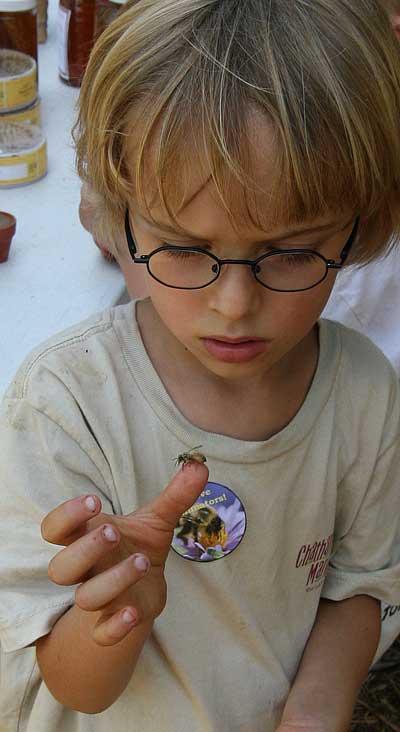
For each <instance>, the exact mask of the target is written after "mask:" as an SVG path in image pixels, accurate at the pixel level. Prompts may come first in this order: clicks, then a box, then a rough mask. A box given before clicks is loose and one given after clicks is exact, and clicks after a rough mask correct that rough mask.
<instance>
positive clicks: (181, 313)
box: [148, 278, 204, 334]
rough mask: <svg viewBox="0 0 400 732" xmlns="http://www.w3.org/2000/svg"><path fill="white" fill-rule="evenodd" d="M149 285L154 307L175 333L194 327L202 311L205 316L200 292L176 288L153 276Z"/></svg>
mask: <svg viewBox="0 0 400 732" xmlns="http://www.w3.org/2000/svg"><path fill="white" fill-rule="evenodd" d="M148 286H149V295H150V297H151V301H152V304H153V307H154V308H155V310H156V311H157V313H158V315H159V316H160V318H161V320H163V321H164V323H165V325H167V327H168V328H169V329H170V330H171V331H172V332H173V333H182V334H183V333H185V332H186V331H187V330H190V329H193V325H194V324H195V323H196V322H197V321H198V319H199V317H201V314H202V313H203V317H204V303H203V301H202V298H201V296H199V294H198V292H195V291H192V292H188V291H185V290H174V289H173V288H171V287H164V286H163V285H159V284H158V283H157V282H155V281H154V280H151V278H150V282H149V283H148Z"/></svg>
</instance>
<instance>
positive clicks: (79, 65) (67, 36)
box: [0, 0, 95, 86]
mask: <svg viewBox="0 0 400 732" xmlns="http://www.w3.org/2000/svg"><path fill="white" fill-rule="evenodd" d="M0 1H1V0H0ZM94 11H95V0H60V2H59V6H58V72H59V75H60V78H61V79H62V81H64V82H65V83H66V84H70V85H71V86H80V85H81V81H82V77H83V74H84V73H85V69H86V65H87V62H88V60H89V56H90V52H91V50H92V47H93V43H94Z"/></svg>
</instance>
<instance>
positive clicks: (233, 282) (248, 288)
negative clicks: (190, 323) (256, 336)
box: [207, 264, 265, 321]
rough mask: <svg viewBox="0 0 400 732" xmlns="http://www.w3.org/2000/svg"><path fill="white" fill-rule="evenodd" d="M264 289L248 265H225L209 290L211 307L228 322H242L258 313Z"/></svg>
mask: <svg viewBox="0 0 400 732" xmlns="http://www.w3.org/2000/svg"><path fill="white" fill-rule="evenodd" d="M264 289H265V288H263V287H262V286H261V285H260V284H259V283H258V282H257V280H256V279H255V277H254V275H253V273H252V271H251V267H250V266H249V265H247V264H223V265H222V267H221V272H220V275H219V277H218V279H217V280H216V281H215V282H214V283H213V284H212V285H210V286H209V287H208V288H207V290H208V295H209V301H208V304H209V307H210V308H211V309H212V310H215V311H216V312H218V313H220V314H221V315H223V316H224V318H226V319H227V320H233V321H234V320H240V319H243V318H244V317H246V316H248V315H251V314H253V313H255V312H256V310H257V308H258V307H259V304H260V300H261V296H262V294H263V293H262V291H263V290H264Z"/></svg>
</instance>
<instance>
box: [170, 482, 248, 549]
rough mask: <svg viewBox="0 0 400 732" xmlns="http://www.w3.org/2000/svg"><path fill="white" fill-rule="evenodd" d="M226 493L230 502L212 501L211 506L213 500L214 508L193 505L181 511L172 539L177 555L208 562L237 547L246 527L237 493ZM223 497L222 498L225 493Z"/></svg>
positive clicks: (244, 516) (244, 515)
mask: <svg viewBox="0 0 400 732" xmlns="http://www.w3.org/2000/svg"><path fill="white" fill-rule="evenodd" d="M226 490H227V489H226V488H225V491H226ZM229 493H230V494H231V496H232V498H234V500H233V503H231V505H228V506H224V505H223V503H222V504H221V503H218V502H216V501H213V506H214V505H215V503H216V505H217V508H214V507H212V508H211V506H208V505H205V504H204V503H202V504H200V505H199V504H195V505H194V507H192V509H189V511H188V512H186V513H185V514H184V516H183V517H182V519H181V521H180V524H179V525H178V527H177V528H176V529H175V533H174V539H173V542H172V547H173V549H174V550H175V551H176V552H177V553H178V554H180V555H181V556H183V557H184V558H185V559H191V560H192V561H197V562H212V561H215V560H216V559H222V557H225V556H227V555H228V554H230V553H231V552H232V551H233V549H235V548H236V547H237V546H238V544H239V543H240V541H241V540H242V538H243V535H244V532H245V530H246V514H245V512H244V509H243V506H242V504H241V502H240V501H239V499H238V498H237V496H235V494H233V492H232V491H229ZM223 496H224V498H225V499H226V493H224V494H223ZM204 509H206V510H204Z"/></svg>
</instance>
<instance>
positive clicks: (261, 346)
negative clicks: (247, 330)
mask: <svg viewBox="0 0 400 732" xmlns="http://www.w3.org/2000/svg"><path fill="white" fill-rule="evenodd" d="M202 342H203V345H204V347H205V348H206V350H207V351H208V352H209V353H210V354H211V355H212V356H213V357H214V358H216V359H217V360H218V361H224V362H225V363H245V362H247V361H252V360H253V359H254V358H257V356H260V355H261V354H262V353H264V352H265V350H266V348H267V341H266V340H265V339H264V338H254V337H252V336H242V337H238V338H227V337H226V336H214V337H212V338H202Z"/></svg>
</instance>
